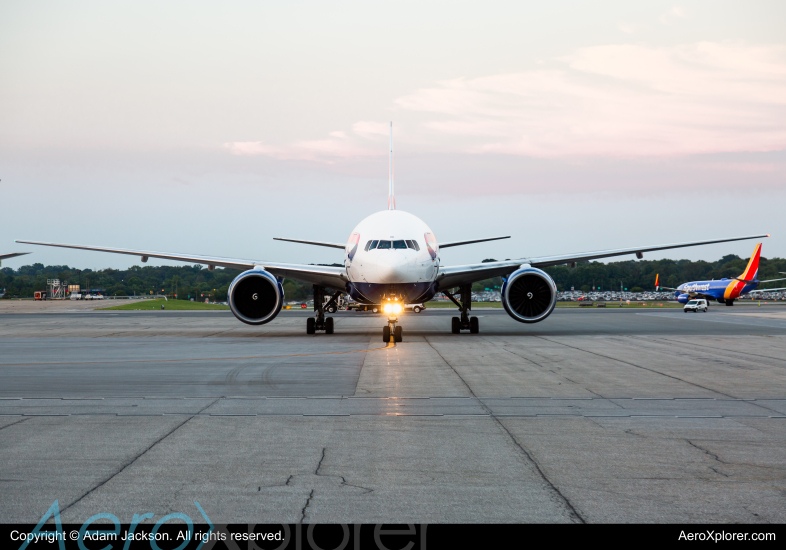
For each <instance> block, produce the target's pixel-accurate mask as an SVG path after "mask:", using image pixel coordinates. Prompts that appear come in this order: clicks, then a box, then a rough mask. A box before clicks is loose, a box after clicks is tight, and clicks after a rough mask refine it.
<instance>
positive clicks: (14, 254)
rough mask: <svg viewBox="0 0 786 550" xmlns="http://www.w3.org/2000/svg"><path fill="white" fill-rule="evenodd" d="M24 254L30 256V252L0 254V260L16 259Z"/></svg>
mask: <svg viewBox="0 0 786 550" xmlns="http://www.w3.org/2000/svg"><path fill="white" fill-rule="evenodd" d="M25 254H30V252H13V253H11V254H0V260H7V259H9V258H16V257H17V256H24V255H25Z"/></svg>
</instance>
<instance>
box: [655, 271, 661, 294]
mask: <svg viewBox="0 0 786 550" xmlns="http://www.w3.org/2000/svg"><path fill="white" fill-rule="evenodd" d="M659 275H660V274H658V273H656V274H655V291H656V292H657V290H658V277H659Z"/></svg>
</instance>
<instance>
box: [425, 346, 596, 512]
mask: <svg viewBox="0 0 786 550" xmlns="http://www.w3.org/2000/svg"><path fill="white" fill-rule="evenodd" d="M423 338H424V339H425V340H426V343H427V344H428V345H429V346H431V349H433V350H434V351H435V352H436V354H437V355H439V357H440V358H441V359H442V361H443V362H444V363H445V364H446V365H447V366H449V367H450V369H451V370H452V371H453V372H454V374H455V375H456V376H457V377H458V379H459V380H461V382H462V383H463V384H464V386H465V387H466V388H467V391H469V393H470V395H471V396H472V397H473V398H475V399H477V401H478V402H479V403H480V405H481V407H483V409H484V410H485V411H486V413H487V414H488V415H489V416H490V417H491V418H492V419H494V421H495V422H496V423H497V426H499V427H500V428H501V429H502V431H503V432H505V433H506V434H507V436H508V437H509V438H510V440H511V441H512V442H513V444H514V445H515V446H516V447H518V449H519V451H521V454H522V455H523V456H524V457H525V458H526V459H527V460H528V461H529V462H530V464H532V465H533V466H534V467H535V470H536V471H537V472H538V474H539V475H540V477H541V479H543V481H544V482H546V484H547V485H548V487H549V488H551V490H552V491H553V492H554V494H555V495H557V497H558V499H559V501H561V502H562V504H563V505H564V506H565V507H566V508H567V512H568V515H569V516H571V517H572V518H573V519H574V520H578V522H580V523H587V522H586V521H585V520H584V518H583V517H582V516H581V514H579V512H578V510H576V508H575V507H574V506H573V504H571V502H570V500H568V497H566V496H565V495H564V494H562V491H560V490H559V488H558V487H557V486H556V485H554V483H552V481H551V480H550V479H549V478H548V477H547V476H546V473H545V472H544V471H543V469H542V468H541V467H540V464H538V462H537V461H536V460H535V458H534V457H533V456H532V455H531V454H530V453H529V451H527V450H526V449H525V448H524V446H523V445H522V444H521V442H519V440H518V439H517V438H516V437H515V436H514V435H513V433H512V432H511V431H510V430H509V429H508V428H507V427H506V426H505V425H504V424H503V423H502V421H501V420H500V419H499V418H497V416H496V415H495V414H494V413H493V412H492V411H491V409H490V408H489V407H488V405H486V403H484V402H483V400H482V399H480V398H479V397H478V396H477V395H475V392H474V391H473V390H472V388H471V387H470V385H469V384H468V383H467V381H466V380H464V377H462V376H461V374H459V372H458V371H457V370H456V368H455V367H454V366H453V365H451V364H450V362H449V361H448V360H447V359H445V357H444V356H443V355H442V354H441V353H440V352H439V350H438V349H437V348H435V347H434V345H433V344H432V343H431V341H430V340H429V339H428V338H427V337H425V336H424V337H423ZM514 355H515V354H514Z"/></svg>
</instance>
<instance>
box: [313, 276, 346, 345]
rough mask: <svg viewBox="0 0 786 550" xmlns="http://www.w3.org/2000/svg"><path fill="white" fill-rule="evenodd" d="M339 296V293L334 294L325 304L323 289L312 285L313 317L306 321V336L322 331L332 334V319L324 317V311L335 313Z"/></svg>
mask: <svg viewBox="0 0 786 550" xmlns="http://www.w3.org/2000/svg"><path fill="white" fill-rule="evenodd" d="M339 296H341V291H340V290H339V291H338V292H336V293H335V294H334V295H333V297H332V298H331V299H330V301H328V302H327V303H323V302H324V301H325V288H324V287H321V286H317V285H314V311H316V312H317V314H316V316H315V317H309V318H308V319H306V334H315V333H316V331H318V330H324V331H325V334H333V317H325V311H336V303H337V302H336V301H337V300H338V297H339Z"/></svg>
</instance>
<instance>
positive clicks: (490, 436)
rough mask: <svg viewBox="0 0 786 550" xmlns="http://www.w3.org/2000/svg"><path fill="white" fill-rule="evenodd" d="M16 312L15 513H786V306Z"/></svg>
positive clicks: (447, 518) (5, 373) (8, 417)
mask: <svg viewBox="0 0 786 550" xmlns="http://www.w3.org/2000/svg"><path fill="white" fill-rule="evenodd" d="M474 313H475V314H476V315H477V316H479V317H481V319H480V325H481V334H478V335H470V334H462V335H452V334H450V333H449V325H450V316H451V315H453V312H451V311H444V310H443V311H438V310H427V311H425V312H423V313H421V314H419V315H416V314H409V315H406V316H405V317H404V319H403V321H402V325H403V327H404V342H402V343H400V344H398V345H396V346H395V347H390V348H387V349H384V348H385V344H383V342H382V341H381V337H380V333H381V326H382V324H384V319H383V318H382V317H380V316H377V315H374V314H371V313H353V312H340V313H338V314H336V315H334V317H335V320H336V334H334V335H332V336H327V335H324V334H318V335H316V336H307V335H306V334H305V317H306V315H307V313H306V312H301V311H284V312H282V313H281V315H280V316H279V317H278V318H277V319H276V320H275V321H274V322H273V323H271V324H268V325H264V326H262V327H249V326H246V325H243V324H241V323H239V322H238V321H236V320H235V318H234V317H232V315H231V314H230V313H228V312H166V311H164V312H161V311H151V312H99V311H97V312H67V311H61V312H57V313H51V314H21V313H17V314H7V315H0V349H2V355H1V356H0V415H2V416H0V482H1V483H2V487H3V490H2V495H0V521H4V522H11V521H24V522H35V521H37V520H38V519H39V518H40V517H41V516H42V515H43V513H44V512H45V511H46V510H47V509H48V508H49V506H50V505H51V504H52V502H53V501H54V500H56V499H57V500H59V503H60V508H61V511H62V514H63V520H64V521H72V522H79V523H81V522H83V521H84V520H86V519H87V518H88V517H90V516H92V515H94V514H96V513H101V512H109V513H113V514H115V515H117V516H118V517H119V518H120V519H121V520H122V521H130V518H131V517H132V516H133V514H134V513H140V514H141V513H144V512H153V513H154V514H155V518H154V521H155V519H157V518H160V517H161V516H163V515H165V514H167V513H171V512H184V513H190V515H192V517H194V516H195V515H197V514H196V508H195V506H194V501H198V502H199V503H200V504H201V506H202V507H203V508H204V510H205V511H206V512H207V514H208V515H209V516H210V519H211V520H213V521H214V522H226V521H232V522H238V521H242V522H246V521H249V522H276V521H283V522H298V521H306V522H317V521H318V522H344V521H346V522H350V521H351V522H356V521H362V522H378V521H386V522H391V521H392V522H478V521H480V522H624V521H666V522H668V521H673V522H681V521H695V522H735V521H741V522H757V521H761V522H783V521H786V311H781V310H780V308H754V307H751V306H747V307H735V308H733V309H732V308H722V307H713V308H711V310H710V312H709V313H707V314H703V313H701V314H684V313H682V311H681V310H655V311H653V310H635V309H624V308H623V309H612V310H577V309H572V310H560V309H558V310H557V311H555V313H554V314H553V315H552V316H551V317H550V318H549V319H547V320H546V321H544V322H542V323H538V324H536V325H522V324H519V323H516V322H515V321H513V320H511V319H510V318H509V317H508V316H507V315H506V314H505V313H504V312H503V311H501V310H498V309H497V310H492V309H484V310H477V311H475V312H474Z"/></svg>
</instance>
